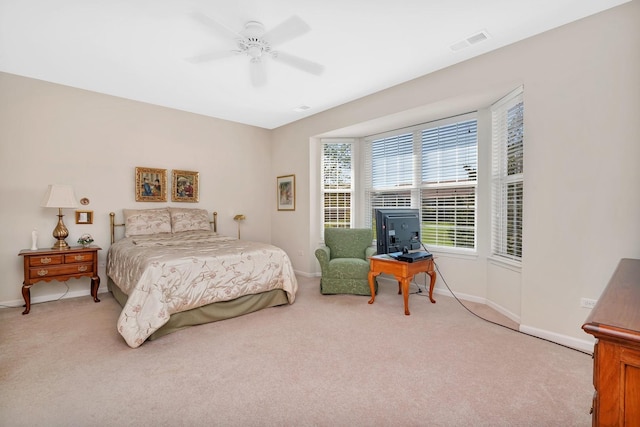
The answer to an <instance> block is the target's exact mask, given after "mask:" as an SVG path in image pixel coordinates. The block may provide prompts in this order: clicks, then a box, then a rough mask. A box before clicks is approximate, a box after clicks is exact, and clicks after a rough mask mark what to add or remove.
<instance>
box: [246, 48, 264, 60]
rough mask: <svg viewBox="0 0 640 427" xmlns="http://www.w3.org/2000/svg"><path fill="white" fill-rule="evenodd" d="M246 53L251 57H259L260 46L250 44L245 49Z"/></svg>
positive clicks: (260, 54) (260, 52)
mask: <svg viewBox="0 0 640 427" xmlns="http://www.w3.org/2000/svg"><path fill="white" fill-rule="evenodd" d="M247 55H249V56H250V57H251V58H254V59H255V58H260V57H261V56H262V48H261V47H260V46H250V47H249V48H248V49H247Z"/></svg>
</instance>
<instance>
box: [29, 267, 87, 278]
mask: <svg viewBox="0 0 640 427" xmlns="http://www.w3.org/2000/svg"><path fill="white" fill-rule="evenodd" d="M91 272H93V264H62V265H54V266H41V267H37V268H30V269H29V278H31V279H38V278H45V277H51V278H55V277H57V276H66V275H70V274H88V273H91Z"/></svg>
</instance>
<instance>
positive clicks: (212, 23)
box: [191, 12, 244, 40]
mask: <svg viewBox="0 0 640 427" xmlns="http://www.w3.org/2000/svg"><path fill="white" fill-rule="evenodd" d="M191 17H192V18H193V19H195V20H196V21H198V22H200V23H201V24H202V25H204V26H205V27H207V28H209V29H210V30H212V31H213V32H214V33H216V34H217V35H222V36H225V37H230V38H232V39H234V40H235V39H244V37H243V36H242V35H240V33H238V32H237V31H233V30H232V29H231V28H229V27H227V26H226V25H224V24H223V23H221V22H218V21H216V20H215V19H213V18H211V17H209V16H207V15H205V14H203V13H200V12H193V13H192V14H191Z"/></svg>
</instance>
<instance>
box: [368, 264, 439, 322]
mask: <svg viewBox="0 0 640 427" xmlns="http://www.w3.org/2000/svg"><path fill="white" fill-rule="evenodd" d="M382 273H385V274H391V275H393V276H395V278H396V280H398V294H400V293H402V297H403V299H404V314H406V315H407V316H408V315H410V314H411V313H410V312H409V282H411V279H413V276H415V275H416V274H418V273H427V274H428V275H429V276H430V277H431V283H430V284H429V300H430V301H431V302H432V303H433V304H435V303H436V300H434V299H433V287H434V286H435V284H436V272H435V268H434V264H433V258H430V259H423V260H420V261H416V262H404V261H398V260H396V259H394V258H391V257H390V256H389V255H374V256H372V257H371V258H369V288H370V289H371V299H370V300H369V304H373V302H374V301H375V299H376V288H375V277H376V276H378V275H380V274H382Z"/></svg>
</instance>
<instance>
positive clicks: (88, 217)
mask: <svg viewBox="0 0 640 427" xmlns="http://www.w3.org/2000/svg"><path fill="white" fill-rule="evenodd" d="M76 224H93V211H76Z"/></svg>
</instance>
